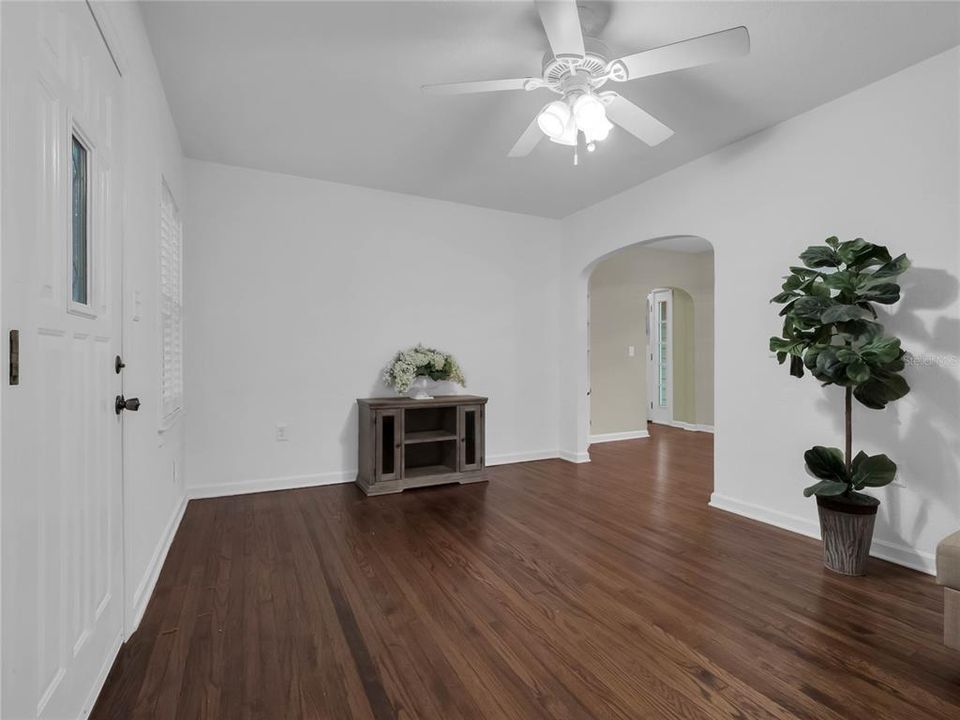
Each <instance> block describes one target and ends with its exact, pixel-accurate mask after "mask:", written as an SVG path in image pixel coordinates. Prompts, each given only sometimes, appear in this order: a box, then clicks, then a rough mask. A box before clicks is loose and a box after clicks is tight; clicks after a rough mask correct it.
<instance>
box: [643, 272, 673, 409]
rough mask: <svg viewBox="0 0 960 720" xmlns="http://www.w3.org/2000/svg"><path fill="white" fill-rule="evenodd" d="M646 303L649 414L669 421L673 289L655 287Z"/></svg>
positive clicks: (671, 401) (671, 392)
mask: <svg viewBox="0 0 960 720" xmlns="http://www.w3.org/2000/svg"><path fill="white" fill-rule="evenodd" d="M647 307H648V312H649V313H650V317H649V322H648V324H647V327H648V328H649V329H650V332H649V335H648V348H647V418H648V419H649V420H650V422H655V423H668V424H669V423H671V422H673V290H670V289H665V290H654V291H653V292H652V293H650V295H649V296H648V298H647Z"/></svg>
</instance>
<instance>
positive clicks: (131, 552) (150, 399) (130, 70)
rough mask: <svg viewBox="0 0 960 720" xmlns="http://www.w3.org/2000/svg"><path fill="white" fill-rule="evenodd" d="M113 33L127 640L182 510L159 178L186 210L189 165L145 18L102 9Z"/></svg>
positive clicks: (123, 7)
mask: <svg viewBox="0 0 960 720" xmlns="http://www.w3.org/2000/svg"><path fill="white" fill-rule="evenodd" d="M100 7H101V9H102V10H104V11H107V12H108V13H109V15H108V18H109V20H110V21H111V22H112V24H113V26H114V30H115V31H116V38H115V40H116V41H117V43H118V45H119V53H120V59H121V63H122V65H121V66H122V68H123V88H124V93H125V98H124V108H125V123H126V127H125V128H124V132H123V135H124V142H125V144H124V153H125V158H124V163H125V174H126V181H125V183H124V198H123V202H124V215H123V223H124V237H123V242H124V250H123V261H124V282H123V290H124V298H123V313H124V323H123V355H124V361H125V362H126V364H127V367H126V368H125V369H124V371H123V390H124V394H125V395H126V396H128V397H129V396H137V397H139V398H140V400H141V401H142V403H143V405H142V407H141V409H140V411H139V412H138V413H136V414H133V413H128V414H126V415H125V417H124V428H123V431H124V437H123V439H124V476H123V482H124V488H123V492H124V496H123V500H124V553H125V565H124V569H125V585H126V587H125V593H126V598H125V606H126V609H127V614H126V618H127V627H126V631H127V633H128V635H129V633H130V632H132V630H134V629H135V628H136V626H137V624H138V623H139V622H140V618H141V616H142V615H143V611H144V609H145V608H146V604H147V601H148V600H149V599H150V593H151V592H152V590H153V586H154V584H155V583H156V579H157V575H158V573H159V571H160V566H161V565H162V564H163V559H164V557H165V555H166V551H167V548H168V547H169V543H170V541H171V540H172V536H173V533H174V531H175V530H176V527H177V524H178V523H179V518H180V515H181V514H182V512H183V508H184V505H185V495H186V493H185V490H184V484H183V477H182V473H179V471H178V474H179V477H178V478H176V479H175V477H174V467H175V466H177V467H178V468H182V467H183V459H184V442H183V427H182V422H181V423H177V424H175V425H174V426H173V427H171V428H170V429H169V430H168V431H167V432H165V433H163V434H161V433H159V432H158V430H159V421H160V415H159V411H158V409H159V406H160V402H159V389H160V325H159V303H158V294H159V287H160V281H159V238H160V188H161V178H166V180H167V184H168V185H169V186H170V188H171V191H172V192H173V194H174V195H175V196H176V197H177V199H178V200H180V201H181V203H182V198H183V168H182V163H183V158H182V152H181V149H180V141H179V139H178V137H177V131H176V127H175V126H174V123H173V119H172V117H171V115H170V110H169V108H168V106H167V101H166V97H165V95H164V91H163V86H162V85H161V83H160V77H159V74H158V72H157V68H156V65H155V63H154V59H153V53H152V51H151V49H150V43H149V40H148V39H147V35H146V31H145V29H144V27H143V22H142V19H141V16H140V8H139V6H137V5H136V4H132V3H108V4H104V5H101V6H100Z"/></svg>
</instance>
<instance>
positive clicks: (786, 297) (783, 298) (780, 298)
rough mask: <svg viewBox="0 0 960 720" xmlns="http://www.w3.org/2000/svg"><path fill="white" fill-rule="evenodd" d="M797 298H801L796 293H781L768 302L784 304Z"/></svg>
mask: <svg viewBox="0 0 960 720" xmlns="http://www.w3.org/2000/svg"><path fill="white" fill-rule="evenodd" d="M797 297H801V295H800V293H797V292H782V293H779V294H777V295H774V296H773V297H772V298H770V302H772V303H785V302H788V301H790V300H792V299H793V298H797Z"/></svg>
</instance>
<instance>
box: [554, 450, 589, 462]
mask: <svg viewBox="0 0 960 720" xmlns="http://www.w3.org/2000/svg"><path fill="white" fill-rule="evenodd" d="M559 457H560V459H561V460H566V461H567V462H572V463H588V462H590V453H588V452H570V451H568V450H561V451H560V453H559Z"/></svg>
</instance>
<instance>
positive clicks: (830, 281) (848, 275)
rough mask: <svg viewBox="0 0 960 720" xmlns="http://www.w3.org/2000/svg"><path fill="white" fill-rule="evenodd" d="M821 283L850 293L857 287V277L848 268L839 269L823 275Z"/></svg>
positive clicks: (832, 288)
mask: <svg viewBox="0 0 960 720" xmlns="http://www.w3.org/2000/svg"><path fill="white" fill-rule="evenodd" d="M823 284H824V285H825V286H826V287H828V288H830V289H831V290H839V291H840V292H848V293H852V292H854V291H855V290H856V288H857V277H856V274H855V273H852V272H850V271H848V270H840V271H838V272H835V273H830V274H829V275H824V276H823Z"/></svg>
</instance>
